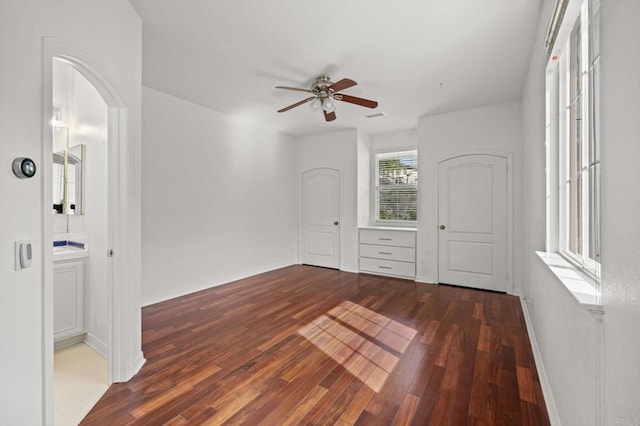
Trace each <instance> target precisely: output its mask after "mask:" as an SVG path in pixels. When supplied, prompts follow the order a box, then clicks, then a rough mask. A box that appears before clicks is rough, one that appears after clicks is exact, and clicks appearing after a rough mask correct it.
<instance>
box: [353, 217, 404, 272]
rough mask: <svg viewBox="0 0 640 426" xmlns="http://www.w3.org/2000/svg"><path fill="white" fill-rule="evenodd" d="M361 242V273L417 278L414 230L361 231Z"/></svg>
mask: <svg viewBox="0 0 640 426" xmlns="http://www.w3.org/2000/svg"><path fill="white" fill-rule="evenodd" d="M359 238H360V271H362V272H368V273H373V274H380V275H393V276H398V277H404V278H415V276H416V231H415V230H414V229H389V228H361V229H360V230H359Z"/></svg>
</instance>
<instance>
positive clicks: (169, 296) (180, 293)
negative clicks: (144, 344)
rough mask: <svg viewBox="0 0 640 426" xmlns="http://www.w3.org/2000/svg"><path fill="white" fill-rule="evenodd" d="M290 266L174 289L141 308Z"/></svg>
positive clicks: (274, 265)
mask: <svg viewBox="0 0 640 426" xmlns="http://www.w3.org/2000/svg"><path fill="white" fill-rule="evenodd" d="M291 265H295V263H290V262H287V263H278V264H273V265H267V266H264V267H261V268H256V269H252V270H248V271H245V272H241V273H238V274H232V275H228V276H225V277H222V278H218V279H215V280H212V281H208V282H206V283H200V284H197V285H192V286H189V287H184V288H180V289H176V290H175V291H171V292H166V293H163V294H159V295H155V296H151V297H149V298H147V299H145V300H143V301H142V307H145V306H149V305H153V304H156V303H160V302H166V301H167V300H170V299H175V298H176V297H182V296H186V295H187V294H191V293H195V292H197V291H202V290H206V289H209V288H213V287H217V286H220V285H223V284H229V283H230V282H233V281H238V280H241V279H244V278H249V277H252V276H254V275H259V274H264V273H265V272H270V271H274V270H276V269H280V268H285V267H287V266H291Z"/></svg>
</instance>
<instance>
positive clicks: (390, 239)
mask: <svg viewBox="0 0 640 426" xmlns="http://www.w3.org/2000/svg"><path fill="white" fill-rule="evenodd" d="M378 239H379V240H380V241H393V238H382V237H379V238H378Z"/></svg>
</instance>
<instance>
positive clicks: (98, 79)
mask: <svg viewBox="0 0 640 426" xmlns="http://www.w3.org/2000/svg"><path fill="white" fill-rule="evenodd" d="M54 59H61V60H63V61H65V62H67V63H68V64H69V65H70V66H72V67H73V68H74V69H75V70H76V71H78V72H79V73H80V74H82V76H83V77H85V78H86V79H87V80H88V81H89V82H90V83H91V84H92V85H93V86H94V87H95V89H96V90H97V91H98V93H99V94H100V96H101V97H102V99H103V100H104V102H105V103H106V104H107V108H108V124H107V126H108V144H107V145H108V173H109V176H108V194H107V197H108V206H109V207H108V230H107V235H108V241H109V247H111V249H113V251H114V253H115V255H114V256H113V257H112V258H110V265H109V266H108V270H109V276H108V278H107V286H108V289H107V291H108V300H107V312H108V319H107V323H108V327H109V337H108V343H107V344H108V359H107V365H108V382H109V384H111V383H113V382H124V381H127V380H129V379H130V378H131V377H132V376H133V375H134V374H135V373H136V372H137V371H138V370H139V369H140V368H141V367H142V365H143V364H144V362H145V359H144V356H143V353H142V348H141V347H140V346H139V345H140V343H139V342H140V337H139V336H140V334H141V331H142V330H141V313H140V309H139V306H140V304H139V300H138V299H139V294H140V282H139V280H136V279H135V278H136V277H135V276H134V274H133V271H134V270H135V269H134V268H132V267H131V264H130V263H129V262H130V261H129V260H128V259H131V258H135V256H133V255H134V254H135V251H136V247H138V246H139V240H136V236H135V235H134V233H133V232H132V220H133V218H135V217H136V216H135V215H134V214H133V213H134V212H133V208H134V205H135V204H134V203H133V190H132V188H131V182H132V178H133V176H132V168H131V162H130V159H131V158H132V157H133V147H132V145H131V141H130V137H129V126H128V110H127V106H126V104H125V102H124V101H123V99H122V98H121V97H120V95H119V94H118V93H117V91H116V90H115V89H114V88H113V86H112V85H111V84H110V82H109V80H108V79H107V78H105V77H104V75H103V74H102V73H101V72H100V67H99V62H97V61H95V60H94V59H93V58H92V57H90V56H89V55H87V54H86V53H85V52H83V51H81V50H79V49H77V48H75V47H74V46H73V45H71V44H69V43H68V42H66V41H64V40H62V39H59V38H53V37H43V39H42V87H41V89H42V92H41V137H40V140H41V147H40V154H41V159H42V160H41V162H42V174H41V175H40V185H41V190H40V194H41V197H42V198H41V206H42V208H41V213H40V214H41V233H42V241H41V243H42V246H41V247H42V263H43V264H42V277H41V283H42V295H43V296H42V297H43V299H42V317H41V318H42V350H43V353H42V362H43V365H42V381H43V383H42V392H43V395H42V400H43V418H44V419H45V424H53V404H54V403H53V356H54V344H53V253H52V250H51V247H52V241H53V221H52V220H51V216H50V214H47V212H48V210H47V209H46V206H47V205H50V200H51V199H52V187H51V185H48V184H47V183H49V181H48V180H47V179H46V176H51V175H52V165H51V162H50V161H46V159H47V158H51V157H52V155H53V154H52V151H53V149H52V134H51V116H52V105H53V96H52V91H53V65H52V64H53V60H54ZM138 239H139V236H138ZM94 255H100V254H98V253H96V254H94ZM103 255H105V256H106V255H107V254H106V253H104V254H103Z"/></svg>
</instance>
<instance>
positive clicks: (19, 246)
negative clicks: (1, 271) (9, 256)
mask: <svg viewBox="0 0 640 426" xmlns="http://www.w3.org/2000/svg"><path fill="white" fill-rule="evenodd" d="M29 244H31V242H30V241H29V240H24V241H16V242H15V243H14V247H15V258H14V260H15V268H16V271H19V270H20V269H24V268H28V267H29V266H30V262H29V265H27V266H25V267H24V268H23V267H22V264H21V263H20V250H22V247H23V246H24V247H26V246H27V245H29Z"/></svg>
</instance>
